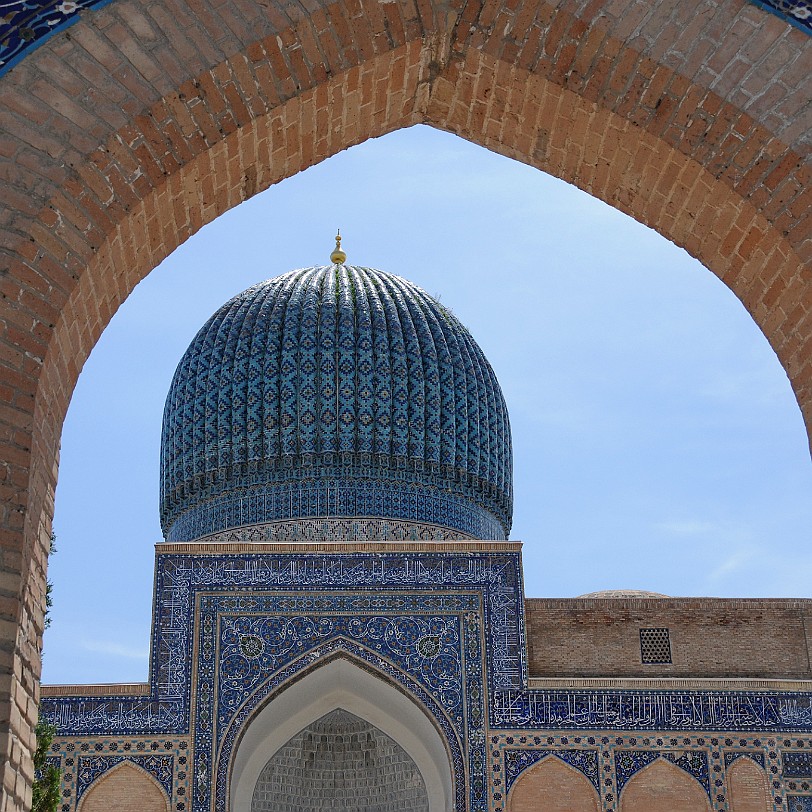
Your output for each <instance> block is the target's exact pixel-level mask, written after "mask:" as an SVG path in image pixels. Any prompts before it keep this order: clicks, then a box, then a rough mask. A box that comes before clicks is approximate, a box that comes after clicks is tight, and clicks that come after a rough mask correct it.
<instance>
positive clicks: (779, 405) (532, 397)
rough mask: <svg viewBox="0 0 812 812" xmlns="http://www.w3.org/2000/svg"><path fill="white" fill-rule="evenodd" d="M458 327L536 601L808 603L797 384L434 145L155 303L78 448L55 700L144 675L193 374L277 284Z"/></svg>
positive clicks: (531, 178)
mask: <svg viewBox="0 0 812 812" xmlns="http://www.w3.org/2000/svg"><path fill="white" fill-rule="evenodd" d="M337 227H340V228H341V233H342V235H343V236H344V243H343V247H344V248H345V249H346V251H347V255H348V259H347V261H348V262H349V263H352V264H357V265H367V266H372V267H376V268H381V269H383V270H387V271H391V272H393V273H397V274H400V275H401V276H404V277H406V278H408V279H410V280H411V281H413V282H415V283H416V284H418V285H420V286H421V287H423V288H424V289H425V290H427V291H428V292H429V293H431V294H432V295H434V296H435V297H437V298H439V299H441V301H442V302H443V304H444V305H446V306H447V307H449V308H450V309H451V310H453V311H454V313H456V315H457V316H458V317H459V318H460V320H461V321H462V322H463V323H464V324H465V325H466V326H467V327H468V329H469V330H470V331H471V333H472V335H473V336H474V338H475V339H476V340H477V341H478V342H479V344H480V346H481V347H482V349H483V350H484V352H485V355H486V356H487V357H488V359H489V360H490V362H491V364H492V366H493V367H494V369H495V371H496V374H497V377H498V378H499V381H500V383H501V386H502V389H503V391H504V394H505V398H506V400H507V404H508V409H509V411H510V416H511V423H512V430H513V447H514V459H515V469H514V480H515V520H514V525H513V531H512V533H511V538H513V539H516V540H520V541H523V542H524V543H525V546H524V571H525V582H526V593H527V595H528V597H553V596H575V595H579V594H582V593H585V592H591V591H595V590H599V589H613V588H634V589H650V590H654V591H658V592H663V593H666V594H669V595H718V596H753V597H759V596H764V597H769V596H773V597H784V596H786V597H793V596H797V597H810V593H811V592H812V589H811V588H810V586H811V585H812V550H810V544H809V542H810V527H812V462H810V457H809V451H808V445H807V438H806V434H805V431H804V426H803V422H802V419H801V413H800V410H799V408H798V405H797V402H796V401H795V398H794V396H793V394H792V391H791V389H790V385H789V381H788V380H787V377H786V374H785V373H784V371H783V369H782V368H781V366H780V364H779V363H778V360H777V358H776V356H775V354H774V353H773V351H772V349H771V348H770V346H769V345H768V344H767V341H766V340H765V339H764V337H763V335H762V334H761V332H760V331H759V329H758V327H757V326H756V325H755V323H754V322H753V321H752V319H751V318H750V317H749V315H748V314H747V312H746V311H745V309H744V308H743V306H742V305H741V304H740V303H739V301H738V300H737V299H736V298H735V296H734V295H733V294H732V293H731V292H730V291H729V290H728V289H727V288H726V287H725V286H724V285H723V284H722V283H721V282H719V281H718V279H717V278H716V277H715V276H714V275H713V274H711V273H710V272H709V271H708V270H706V269H705V268H704V267H703V266H702V265H700V264H699V263H698V262H696V261H695V260H693V259H691V258H690V257H689V256H688V255H687V254H686V253H685V252H684V251H682V250H681V249H679V248H677V247H675V246H674V245H673V244H671V243H669V242H668V241H667V240H665V239H663V238H662V237H660V236H659V235H658V234H656V233H654V232H653V231H651V230H649V229H647V228H645V227H644V226H641V225H640V224H638V223H636V222H635V221H633V220H631V219H630V218H628V217H626V216H624V215H622V214H620V213H619V212H617V211H615V210H614V209H612V208H610V207H609V206H606V205H604V204H603V203H600V202H599V201H597V200H595V199H593V198H591V197H589V196H588V195H586V194H584V193H582V192H580V191H578V190H577V189H575V188H574V187H572V186H568V185H567V184H565V183H563V182H561V181H558V180H556V179H554V178H551V177H550V176H548V175H545V174H543V173H541V172H538V171H537V170H534V169H531V168H529V167H526V166H523V165H521V164H519V163H516V162H514V161H511V160H508V159H506V158H503V157H501V156H498V155H495V154H493V153H489V152H487V151H485V150H483V149H481V148H479V147H476V146H474V145H472V144H468V143H466V142H465V141H462V140H461V139H458V138H456V137H454V136H451V135H448V134H446V133H441V132H438V131H435V130H431V129H429V128H427V127H415V128H412V129H409V130H402V131H399V132H397V133H393V134H391V135H388V136H386V137H384V138H381V139H377V140H374V141H369V142H367V143H366V144H363V145H361V146H359V147H356V148H353V149H351V150H348V151H346V152H343V153H341V154H340V155H337V156H335V157H334V158H332V159H330V160H328V161H325V162H324V163H322V164H320V165H319V166H317V167H314V168H312V169H310V170H308V171H306V172H303V173H301V174H300V175H297V176H295V177H293V178H290V179H289V180H287V181H285V182H283V183H281V184H279V185H278V186H275V187H274V188H272V189H270V190H268V191H266V192H264V193H263V194H261V195H258V196H256V197H255V198H253V199H252V200H250V201H248V202H246V203H244V204H243V205H241V206H239V207H238V208H237V209H234V210H233V211H231V212H228V213H227V214H225V215H224V216H222V217H220V218H219V219H218V220H217V221H215V222H214V223H212V224H211V225H209V226H207V227H206V228H204V229H203V230H202V231H201V232H200V233H199V234H197V235H196V236H195V237H193V238H192V239H190V240H189V241H188V242H187V243H186V244H185V245H183V246H181V247H180V248H179V249H178V250H177V251H175V253H174V254H172V256H170V257H169V258H168V259H167V260H166V261H165V262H164V263H163V264H162V265H161V266H160V267H159V268H158V269H156V271H155V272H154V273H152V274H151V275H150V276H149V277H148V278H147V279H146V280H145V281H144V282H143V283H141V284H140V285H139V286H138V287H137V288H136V290H135V291H134V292H133V294H132V295H131V296H130V298H129V299H128V300H127V302H125V304H124V305H123V306H122V308H121V309H120V311H119V312H118V313H117V314H116V316H115V317H114V319H113V321H112V322H111V324H110V326H109V328H108V329H107V331H106V332H105V333H104V335H103V336H102V338H101V340H100V341H99V343H98V345H97V347H96V349H95V350H94V352H93V354H92V355H91V357H90V359H89V360H88V362H87V364H86V366H85V369H84V371H83V373H82V375H81V377H80V379H79V383H78V385H77V388H76V391H75V393H74V397H73V401H72V403H71V406H70V410H69V412H68V417H67V420H66V423H65V428H64V432H63V437H62V455H61V465H60V473H59V485H58V489H57V503H56V517H55V531H56V534H57V548H58V553H57V554H56V555H55V556H54V557H53V559H52V563H51V567H50V572H49V575H50V577H51V579H52V580H53V582H54V584H55V586H54V608H53V611H52V625H51V628H50V629H49V630H48V632H47V634H46V637H45V652H44V673H43V680H44V681H45V682H46V683H60V682H67V683H71V682H107V681H143V680H146V678H147V665H148V654H149V628H150V618H151V602H152V579H153V562H154V544H155V543H156V542H158V541H159V540H160V538H161V533H160V527H159V524H158V454H159V445H160V432H161V415H162V411H163V403H164V400H165V397H166V394H167V391H168V388H169V383H170V380H171V378H172V374H173V373H174V370H175V367H176V365H177V363H178V361H179V360H180V357H181V355H182V354H183V352H184V350H185V349H186V347H187V345H188V344H189V342H190V341H191V339H192V338H193V336H194V335H195V333H196V332H197V330H198V329H199V328H200V327H201V326H202V324H203V323H204V321H205V320H206V319H207V318H208V317H209V316H210V315H211V314H212V313H213V312H214V311H215V310H216V309H217V308H218V307H219V306H220V305H221V304H222V303H223V302H225V301H226V300H227V299H228V298H230V297H231V296H233V295H234V294H236V293H239V292H240V291H242V290H244V289H245V288H247V287H248V286H250V285H252V284H254V283H255V282H257V281H260V280H262V279H266V278H268V277H271V276H275V275H277V274H279V273H283V272H285V271H288V270H291V269H292V268H298V267H303V266H308V265H321V264H326V263H327V262H328V261H329V255H330V251H331V250H332V248H333V245H334V243H333V235H334V234H335V229H336V228H337Z"/></svg>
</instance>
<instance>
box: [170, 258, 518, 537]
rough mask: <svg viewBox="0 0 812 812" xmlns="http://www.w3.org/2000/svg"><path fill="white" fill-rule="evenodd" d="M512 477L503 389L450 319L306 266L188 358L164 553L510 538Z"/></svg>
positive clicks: (215, 320) (415, 298)
mask: <svg viewBox="0 0 812 812" xmlns="http://www.w3.org/2000/svg"><path fill="white" fill-rule="evenodd" d="M511 465H512V463H511V443H510V427H509V424H508V415H507V409H506V407H505V402H504V399H503V397H502V393H501V391H500V389H499V384H498V383H497V381H496V377H495V376H494V373H493V370H492V369H491V367H490V365H489V364H488V362H487V360H486V359H485V357H484V355H483V354H482V351H481V350H480V348H479V347H478V346H477V344H476V343H475V342H474V340H473V339H472V338H471V336H470V335H469V333H468V331H467V330H466V329H465V328H464V327H463V326H462V325H461V324H460V322H459V321H458V320H457V319H456V318H455V317H454V316H453V315H452V314H451V313H449V312H448V311H447V310H446V309H445V308H444V307H442V305H440V304H438V303H437V302H436V301H435V300H434V299H432V298H431V297H430V296H428V295H427V294H426V293H425V292H424V291H422V290H420V289H419V288H417V287H415V286H414V285H412V284H411V283H409V282H407V281H406V280H404V279H401V278H400V277H397V276H393V275H391V274H387V273H383V272H381V271H376V270H372V269H370V268H360V267H354V266H350V265H343V264H342V265H328V266H324V267H318V268H307V269H304V270H298V271H292V272H291V273H288V274H285V275H283V276H280V277H277V278H276V279H271V280H268V281H267V282H262V283H260V284H258V285H255V286H254V287H252V288H249V289H248V290H247V291H245V292H244V293H241V294H240V295H239V296H236V297H235V298H234V299H232V300H231V301H230V302H228V303H226V304H225V305H223V307H221V308H220V309H219V310H218V311H217V312H216V313H215V314H214V315H213V316H212V317H211V318H210V319H209V321H208V322H207V323H206V324H205V325H204V327H203V328H202V329H201V330H200V332H199V333H198V334H197V336H196V337H195V339H194V341H193V342H192V344H191V346H190V347H189V349H188V350H187V351H186V354H185V355H184V356H183V359H182V360H181V362H180V365H179V366H178V369H177V371H176V372H175V377H174V379H173V381H172V387H171V389H170V392H169V397H168V398H167V403H166V409H165V412H164V424H163V436H162V439H161V523H162V527H163V530H164V534H165V536H166V538H167V540H168V541H188V540H192V539H197V538H201V537H203V536H208V535H211V534H222V533H224V532H227V531H234V530H235V529H238V528H241V529H242V531H241V532H242V535H241V536H239V537H240V538H249V537H250V538H253V539H267V540H281V539H285V540H290V539H311V538H312V539H317V538H328V539H331V540H339V539H341V540H353V539H364V538H392V539H394V538H416V539H431V538H434V539H443V538H483V539H504V538H507V534H508V532H509V530H510V522H511V512H512V482H511V476H512V473H511ZM248 530H251V533H249V534H247V531H248ZM246 534H247V535H246ZM232 537H234V536H233V535H232Z"/></svg>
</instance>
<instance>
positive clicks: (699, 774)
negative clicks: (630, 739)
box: [615, 750, 711, 796]
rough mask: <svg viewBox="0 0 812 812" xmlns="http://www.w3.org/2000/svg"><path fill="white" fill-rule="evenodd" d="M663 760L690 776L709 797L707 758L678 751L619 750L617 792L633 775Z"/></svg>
mask: <svg viewBox="0 0 812 812" xmlns="http://www.w3.org/2000/svg"><path fill="white" fill-rule="evenodd" d="M658 758H664V759H665V760H666V761H670V762H671V763H672V764H675V765H676V766H677V767H679V768H680V769H682V770H684V771H685V772H686V773H688V775H692V776H693V777H694V778H696V780H697V781H699V783H700V784H702V786H703V787H704V788H705V792H707V793H708V796H710V793H711V788H710V773H709V769H708V756H707V753H706V752H704V751H689V750H686V751H679V752H676V753H674V752H672V751H669V750H666V751H662V752H661V751H659V750H619V751H616V752H615V775H616V778H617V791H618V793H620V792H621V791H622V790H623V787H624V786H625V785H626V783H627V782H628V781H629V779H630V778H632V777H633V776H634V775H635V773H637V772H639V771H640V770H642V769H643V767H647V766H648V765H649V764H651V762H652V761H655V760H656V759H658Z"/></svg>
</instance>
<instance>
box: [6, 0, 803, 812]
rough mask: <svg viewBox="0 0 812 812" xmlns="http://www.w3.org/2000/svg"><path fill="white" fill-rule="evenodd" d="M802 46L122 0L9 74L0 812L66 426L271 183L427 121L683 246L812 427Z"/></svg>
mask: <svg viewBox="0 0 812 812" xmlns="http://www.w3.org/2000/svg"><path fill="white" fill-rule="evenodd" d="M305 8H306V10H305ZM809 42H810V41H809V38H807V37H806V36H805V35H804V34H803V33H802V32H800V31H798V30H796V29H793V28H792V27H790V26H789V25H787V24H785V23H784V22H782V21H781V20H779V19H778V18H776V17H773V16H771V15H769V14H766V13H764V12H762V11H760V10H759V9H758V8H756V7H755V6H753V5H750V4H748V3H746V2H745V1H744V0H722V2H716V0H698V2H697V3H693V4H675V3H650V2H646V0H630V2H624V3H620V4H618V3H615V2H613V0H590V1H589V2H588V0H574V1H573V2H570V3H566V4H553V3H548V2H545V0H510V1H509V2H502V0H467V1H466V2H463V0H451V2H443V3H439V2H432V0H414V1H413V0H396V2H391V3H379V2H376V1H375V0H336V2H329V1H328V0H314V2H312V3H308V4H307V5H306V7H305V6H302V5H297V4H287V5H284V4H269V3H266V2H263V1H262V0H244V2H231V1H230V0H225V1H221V0H200V2H194V3H191V2H188V1H187V0H162V2H159V3H158V2H150V3H145V2H143V0H115V2H112V3H110V4H108V5H106V6H104V7H103V8H100V9H97V10H95V11H90V12H87V13H84V14H83V15H82V16H81V19H80V21H79V22H77V23H76V24H75V25H73V26H71V27H70V28H68V29H66V30H64V31H61V32H59V33H57V34H56V35H55V36H53V37H52V38H51V39H49V40H48V41H47V42H46V43H45V44H43V45H42V46H40V47H39V48H38V49H36V50H35V51H34V52H33V53H31V54H30V55H29V56H27V57H26V58H25V59H24V60H22V62H20V63H19V64H18V65H17V66H15V67H14V68H13V69H12V70H11V71H9V72H8V73H7V74H6V75H5V76H4V77H3V78H2V80H0V85H1V86H2V94H3V110H2V113H1V115H2V120H1V121H0V163H2V165H3V166H2V171H0V200H2V201H3V207H2V209H0V246H2V248H1V249H0V370H1V371H2V375H0V381H2V385H0V460H1V462H0V492H2V497H3V498H2V502H1V503H0V725H2V731H0V734H1V735H0V758H2V763H1V764H0V773H1V775H0V778H1V779H2V787H3V800H2V805H0V812H3V810H6V809H17V808H22V807H25V806H27V805H28V803H29V800H30V788H29V785H30V780H31V775H32V766H31V759H30V748H31V745H32V741H33V735H32V727H33V723H34V719H35V716H36V701H37V696H38V678H39V672H40V662H39V649H40V646H41V634H42V615H43V611H42V610H43V603H44V584H45V562H46V552H47V549H48V539H49V533H50V522H51V517H52V515H53V497H54V489H55V483H56V473H57V460H58V447H59V435H60V431H61V426H62V421H63V419H64V415H65V411H66V409H67V404H68V402H69V400H70V395H71V392H72V391H73V387H74V385H75V383H76V379H77V376H78V374H79V371H80V370H81V368H82V365H83V363H84V361H85V359H86V358H87V357H88V355H89V353H90V350H91V349H92V347H93V345H94V343H95V341H96V340H97V338H98V336H99V335H100V333H101V331H102V330H103V329H104V327H105V326H106V325H107V323H108V322H109V320H110V318H111V317H112V314H113V313H114V312H115V311H116V309H117V307H118V306H119V305H120V304H121V302H122V301H123V300H124V299H125V298H126V297H127V295H128V294H129V292H130V291H131V290H132V289H133V287H134V286H135V285H136V284H137V283H138V281H139V280H140V279H142V278H143V277H144V276H145V275H146V274H147V273H149V272H150V271H151V270H152V269H153V268H154V267H155V266H156V265H157V264H158V263H159V262H160V261H161V260H162V259H163V258H164V257H165V256H167V254H168V253H169V252H171V251H172V250H173V249H174V248H175V247H176V246H177V245H178V244H180V243H181V242H183V241H184V240H185V239H187V238H188V237H189V236H190V235H191V234H193V233H194V232H196V231H197V230H198V229H199V228H200V227H201V226H202V225H204V224H205V223H207V222H209V221H211V220H212V219H214V218H215V217H216V216H218V215H219V214H221V213H222V212H224V211H226V210H227V209H229V208H231V207H233V206H235V205H237V204H238V203H239V202H241V201H242V200H245V199H246V198H248V197H250V196H252V195H254V194H256V193H257V192H259V191H262V190H263V189H265V188H267V187H268V186H270V185H272V184H273V183H275V182H277V181H279V180H281V179H282V178H285V177H288V176H290V175H291V174H294V173H295V172H297V171H299V170H301V169H303V168H305V167H307V166H309V165H311V164H313V163H316V162H318V161H319V160H322V159H323V158H325V157H327V156H328V155H331V154H334V153H336V152H338V151H340V150H341V149H344V148H346V147H348V146H350V145H352V144H355V143H359V142H360V141H363V140H364V139H366V138H369V137H371V136H374V135H380V134H383V133H385V132H388V131H390V130H392V129H395V128H398V127H402V126H407V125H409V124H413V123H416V122H420V121H422V122H427V123H430V124H433V125H434V126H437V127H442V128H445V129H448V130H450V131H452V132H456V133H458V134H460V135H463V136H464V137H466V138H468V139H470V140H472V141H475V142H477V143H480V144H482V145H484V146H487V147H489V148H491V149H494V150H498V151H499V152H502V153H504V154H506V155H509V156H512V157H514V158H517V159H519V160H522V161H526V162H527V163H529V164H531V165H533V166H536V167H538V168H540V169H543V170H545V171H547V172H550V173H551V174H553V175H556V176H558V177H560V178H563V179H565V180H567V181H569V182H571V183H574V184H576V185H577V186H579V187H580V188H582V189H585V190H586V191H588V192H590V193H591V194H593V195H595V196H596V197H599V198H601V199H602V200H605V201H607V202H608V203H610V204H611V205H613V206H616V207H617V208H619V209H621V210H623V211H625V212H627V213H629V214H631V215H632V216H633V217H635V218H636V219H638V220H640V222H643V223H645V224H647V225H650V226H651V227H652V228H655V229H656V230H657V231H659V232H660V233H661V234H663V235H664V236H666V237H667V238H668V239H671V240H673V241H674V242H676V243H677V244H679V245H681V246H683V247H685V248H686V249H687V250H688V251H689V252H690V253H691V254H693V255H694V256H696V257H698V258H699V259H700V260H701V261H702V262H703V263H704V264H705V265H706V266H707V267H708V268H710V269H711V270H712V271H713V272H714V273H716V274H717V275H718V276H719V278H720V279H722V280H723V281H724V282H725V283H726V284H727V285H729V286H730V288H731V289H732V290H733V291H734V292H735V293H736V294H737V295H738V296H739V298H740V299H741V300H742V302H743V303H744V304H745V306H746V307H747V308H748V309H749V311H750V312H751V313H752V315H753V317H754V319H755V320H756V321H757V322H758V324H759V325H760V326H761V328H762V330H763V331H764V333H765V335H766V336H767V338H768V339H769V341H770V342H771V344H772V346H773V348H774V349H775V351H776V353H777V355H778V357H779V359H780V360H781V363H782V364H783V365H784V367H785V369H786V370H787V374H788V375H789V378H790V381H791V383H792V386H793V388H794V391H795V393H796V395H797V397H798V401H799V403H800V405H801V408H802V410H803V411H804V414H805V416H806V420H807V425H808V426H812V282H811V281H810V276H809V271H808V263H809V261H810V258H812V236H811V235H810V219H809V217H808V216H806V213H808V211H809V209H810V202H812V170H810V166H809V163H808V161H807V160H806V158H805V156H806V155H807V154H808V147H807V145H806V143H805V141H804V138H805V135H806V133H807V131H808V118H807V116H808V112H807V111H808V107H807V105H808V89H807V88H806V86H805V83H806V81H807V78H808V77H807V73H808V71H807V70H806V68H805V66H806V65H807V64H808V57H809V48H810V44H809Z"/></svg>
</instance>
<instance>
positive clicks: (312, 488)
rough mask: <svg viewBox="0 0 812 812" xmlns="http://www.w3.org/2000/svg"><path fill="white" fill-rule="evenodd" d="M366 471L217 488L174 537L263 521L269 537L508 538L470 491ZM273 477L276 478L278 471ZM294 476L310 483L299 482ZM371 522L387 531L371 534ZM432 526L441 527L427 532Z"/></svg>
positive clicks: (324, 471) (313, 471)
mask: <svg viewBox="0 0 812 812" xmlns="http://www.w3.org/2000/svg"><path fill="white" fill-rule="evenodd" d="M345 473H347V472H346V471H345ZM366 473H367V475H368V478H366V479H361V478H360V476H359V479H354V480H353V479H341V478H340V476H341V471H340V470H338V469H337V468H314V467H312V466H311V467H309V468H307V469H305V470H304V471H300V472H298V473H297V474H296V475H295V476H294V474H292V473H290V472H287V473H286V472H284V471H283V472H281V473H280V478H281V479H283V480H287V481H280V482H277V483H272V482H259V483H256V481H255V480H256V478H254V477H252V478H251V479H250V480H248V481H246V482H245V483H244V484H243V485H241V486H240V487H239V488H238V489H236V490H229V491H227V492H226V493H216V495H214V496H212V497H211V498H210V499H206V500H204V501H201V502H200V503H199V504H198V505H197V506H196V507H195V508H194V509H193V510H190V511H188V512H187V513H185V514H184V515H183V516H180V517H179V518H178V519H177V521H175V522H174V524H173V525H172V528H171V529H170V531H169V533H168V534H167V541H170V542H183V541H192V540H199V539H203V538H204V537H206V536H209V535H212V534H215V533H222V532H225V531H227V530H229V529H235V528H252V527H256V526H259V525H263V526H264V527H265V528H266V533H267V538H268V540H269V541H273V540H282V539H285V540H291V541H299V540H313V541H364V540H367V539H368V540H374V541H379V540H383V541H386V540H391V539H402V540H409V539H412V540H415V541H419V540H423V539H432V538H437V537H439V538H468V539H493V540H504V538H505V530H504V527H503V526H502V525H501V524H500V523H499V521H497V519H496V518H494V516H493V515H492V514H491V513H489V512H488V511H487V510H484V509H483V508H482V507H480V506H479V505H477V504H475V503H474V502H472V501H471V500H470V499H468V498H466V497H463V496H459V495H455V494H451V493H447V492H443V491H441V490H440V489H439V488H435V487H426V486H425V484H420V483H414V484H413V483H411V482H409V481H408V479H412V480H414V479H418V477H415V476H409V477H408V479H407V478H406V477H404V479H403V480H401V481H398V482H382V481H380V480H379V479H377V478H375V477H374V476H373V473H374V472H373V471H372V470H369V471H367V472H366ZM267 478H268V479H271V476H270V474H269V475H268V477H267ZM294 478H298V479H305V480H306V481H304V482H301V481H300V482H297V483H292V482H291V481H290V480H291V479H294ZM259 479H260V480H261V479H262V477H259ZM314 480H315V481H314ZM214 490H215V491H216V490H217V489H214ZM337 519H338V521H337ZM353 523H354V524H353ZM275 525H279V527H276V526H275ZM367 525H370V526H371V528H372V532H375V530H376V529H377V530H378V531H379V532H380V533H382V535H381V536H379V537H377V538H375V537H372V536H368V535H367V533H368V532H369V531H367V530H366V529H365V527H366V526H367ZM354 526H357V527H358V528H361V529H360V530H358V529H356V530H354V529H353V528H354ZM430 527H432V528H436V529H435V530H434V531H433V532H432V533H426V532H424V531H425V529H426V528H430Z"/></svg>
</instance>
